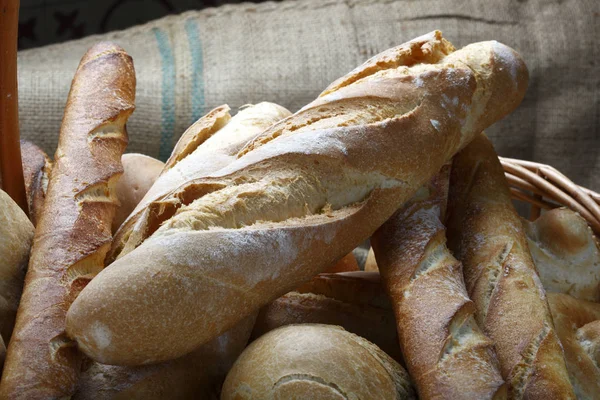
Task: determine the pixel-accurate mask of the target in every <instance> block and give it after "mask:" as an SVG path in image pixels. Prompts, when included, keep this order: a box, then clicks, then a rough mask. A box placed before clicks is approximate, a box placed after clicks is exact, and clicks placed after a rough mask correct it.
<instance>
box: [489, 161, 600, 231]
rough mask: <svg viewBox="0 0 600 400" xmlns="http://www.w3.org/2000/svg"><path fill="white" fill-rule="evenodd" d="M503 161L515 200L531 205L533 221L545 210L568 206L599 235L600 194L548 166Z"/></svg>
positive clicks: (530, 215) (530, 214) (528, 162)
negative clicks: (577, 183)
mask: <svg viewBox="0 0 600 400" xmlns="http://www.w3.org/2000/svg"><path fill="white" fill-rule="evenodd" d="M500 162H501V164H502V167H503V168H504V173H505V175H506V179H507V180H508V184H509V185H510V191H511V195H512V197H513V199H515V200H519V201H522V202H524V203H527V204H529V205H530V213H529V218H530V219H531V220H535V219H536V218H537V217H539V216H540V214H541V212H542V209H544V210H549V209H553V208H557V207H568V208H570V209H572V210H574V211H577V212H578V213H579V214H580V215H581V216H582V217H583V218H585V219H586V220H587V222H588V224H589V225H590V226H591V228H592V229H593V230H594V233H596V235H600V194H598V193H596V192H594V191H592V190H589V189H586V188H584V187H581V186H578V185H576V184H575V183H573V182H572V181H571V180H570V179H569V178H567V177H566V176H564V175H563V174H561V173H560V172H559V171H558V170H556V169H555V168H553V167H551V166H549V165H545V164H539V163H535V162H531V161H523V160H515V159H512V158H504V157H500Z"/></svg>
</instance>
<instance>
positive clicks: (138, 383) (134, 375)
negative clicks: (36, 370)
mask: <svg viewBox="0 0 600 400" xmlns="http://www.w3.org/2000/svg"><path fill="white" fill-rule="evenodd" d="M254 320H255V316H251V317H247V318H246V319H244V320H242V321H241V322H240V323H239V324H237V325H236V326H234V327H233V328H232V329H230V330H229V331H227V332H225V333H224V334H223V335H221V336H219V337H218V338H216V339H214V340H212V341H211V342H209V343H207V344H205V345H204V346H202V347H200V348H199V349H196V350H194V351H193V352H191V353H190V354H186V355H185V356H183V357H180V358H178V359H176V360H171V361H167V362H164V363H161V364H154V365H144V366H141V367H120V366H113V365H104V364H100V363H95V362H93V363H91V365H90V366H89V367H88V368H86V369H85V370H84V371H83V372H82V374H81V379H80V380H79V383H78V386H77V391H76V392H75V395H74V396H73V400H119V399H122V400H134V399H139V400H162V399H164V400H170V399H198V398H201V399H204V400H207V399H214V400H217V399H218V398H219V393H220V391H221V386H222V384H223V381H224V380H225V377H226V376H227V373H228V372H229V369H230V368H231V366H232V365H233V363H234V362H235V360H236V359H237V358H238V356H239V355H240V354H241V353H242V351H243V350H244V348H245V347H246V344H247V343H248V338H249V336H250V332H251V331H252V326H253V324H254Z"/></svg>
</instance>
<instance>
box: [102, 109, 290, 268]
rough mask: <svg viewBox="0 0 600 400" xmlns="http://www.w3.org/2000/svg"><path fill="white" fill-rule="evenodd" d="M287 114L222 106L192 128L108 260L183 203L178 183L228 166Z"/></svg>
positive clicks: (125, 226) (116, 240)
mask: <svg viewBox="0 0 600 400" xmlns="http://www.w3.org/2000/svg"><path fill="white" fill-rule="evenodd" d="M289 115H291V113H290V112H289V111H288V110H286V109H285V108H283V107H281V106H279V105H277V104H274V103H269V102H262V103H259V104H256V105H252V106H247V107H245V108H243V109H242V110H240V111H239V112H238V113H237V114H236V115H235V117H233V118H232V117H231V115H230V114H229V107H228V106H220V107H217V108H215V109H214V110H212V111H211V112H209V113H208V114H207V115H205V116H204V117H202V118H200V119H199V120H198V121H196V122H195V123H194V124H193V125H192V126H190V127H189V128H188V129H187V130H186V131H185V132H184V133H183V135H182V137H181V138H180V139H179V141H178V143H177V145H176V146H175V149H174V150H173V153H172V155H171V157H169V159H168V160H167V162H166V164H165V166H164V169H163V171H162V172H161V174H160V176H159V177H158V179H157V180H156V182H155V183H154V184H153V185H152V187H151V188H150V190H149V191H148V192H147V193H146V195H145V196H144V197H143V198H142V200H141V201H140V202H139V203H138V204H137V206H136V207H135V209H134V210H133V212H132V213H131V215H130V216H129V217H128V218H127V219H126V221H125V222H124V223H123V226H122V227H121V228H120V229H119V230H118V231H117V232H116V233H115V237H114V240H113V245H112V250H111V252H110V253H109V257H108V261H109V263H110V262H111V261H112V260H114V259H115V258H117V257H122V256H123V255H125V254H127V253H128V252H130V251H132V250H133V249H135V248H136V247H137V246H138V245H139V244H140V243H141V242H142V241H143V240H144V239H145V238H146V237H148V236H149V235H150V234H151V233H152V232H153V231H154V230H156V229H157V228H158V225H159V224H160V223H161V221H163V220H165V219H167V218H168V217H169V216H170V215H172V214H173V213H174V212H175V211H176V209H177V208H178V207H180V206H181V200H180V199H179V198H178V195H179V192H180V190H181V187H182V186H184V185H187V183H188V182H189V181H191V180H194V179H197V178H201V177H204V176H206V175H209V174H210V173H212V172H214V171H217V170H219V169H220V168H223V167H225V166H227V165H228V164H229V163H231V162H232V161H233V160H235V155H236V154H237V152H238V151H239V150H240V149H241V148H242V147H243V146H244V145H245V144H246V143H247V142H248V141H249V140H251V139H253V138H254V137H255V136H257V135H258V134H259V133H260V132H262V131H263V130H264V129H266V128H267V127H269V126H270V125H272V124H274V123H275V122H278V121H279V120H281V119H283V118H285V117H287V116H289Z"/></svg>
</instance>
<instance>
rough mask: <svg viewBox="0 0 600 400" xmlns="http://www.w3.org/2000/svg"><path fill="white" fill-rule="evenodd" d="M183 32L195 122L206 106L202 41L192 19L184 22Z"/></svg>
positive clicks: (193, 119)
mask: <svg viewBox="0 0 600 400" xmlns="http://www.w3.org/2000/svg"><path fill="white" fill-rule="evenodd" d="M185 32H186V34H187V39H188V45H189V47H190V55H191V57H192V76H191V78H192V99H191V100H192V101H191V103H192V120H191V121H190V123H193V122H195V121H196V120H197V119H198V118H200V117H201V116H202V115H204V112H205V111H204V107H205V106H206V103H205V98H204V59H203V50H202V40H201V39H200V31H199V30H198V24H197V23H196V21H194V20H193V19H188V20H187V21H185Z"/></svg>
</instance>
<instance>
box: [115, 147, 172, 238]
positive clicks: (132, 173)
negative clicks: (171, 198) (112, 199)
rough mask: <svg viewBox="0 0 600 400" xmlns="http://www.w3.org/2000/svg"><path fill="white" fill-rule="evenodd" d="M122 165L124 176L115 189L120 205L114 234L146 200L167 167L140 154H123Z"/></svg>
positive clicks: (116, 215)
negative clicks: (141, 202)
mask: <svg viewBox="0 0 600 400" xmlns="http://www.w3.org/2000/svg"><path fill="white" fill-rule="evenodd" d="M121 163H122V164H123V175H122V176H121V178H120V179H119V181H118V182H117V186H116V187H115V193H116V196H117V199H118V200H119V204H120V205H119V208H117V212H116V214H115V218H114V219H113V222H112V231H113V232H116V231H117V229H119V227H120V226H121V224H122V223H123V221H125V219H127V217H128V216H129V214H131V212H132V211H133V210H134V209H135V207H136V206H137V205H138V203H139V202H140V201H141V200H142V199H143V198H144V195H145V194H146V192H148V190H149V189H150V188H151V187H152V185H153V184H154V181H156V179H157V178H158V176H159V175H160V173H161V172H162V170H163V168H164V166H165V163H163V162H162V161H159V160H157V159H155V158H152V157H148V156H146V155H144V154H138V153H130V154H123V157H121Z"/></svg>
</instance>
